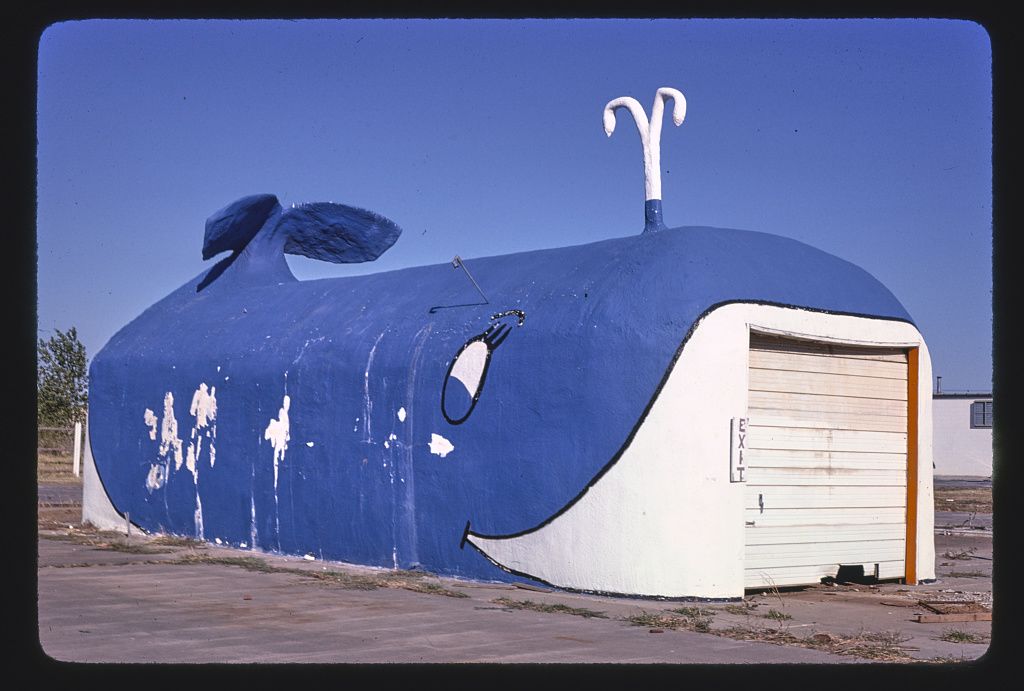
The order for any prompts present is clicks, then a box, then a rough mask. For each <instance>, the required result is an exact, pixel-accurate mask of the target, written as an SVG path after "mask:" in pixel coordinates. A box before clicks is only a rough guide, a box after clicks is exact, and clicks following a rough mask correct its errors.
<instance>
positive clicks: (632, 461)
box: [85, 117, 935, 598]
mask: <svg viewBox="0 0 1024 691" xmlns="http://www.w3.org/2000/svg"><path fill="white" fill-rule="evenodd" d="M677 119H678V120H679V121H681V117H680V118H677ZM659 127H660V122H659ZM645 208H646V210H647V212H648V221H649V223H648V230H649V231H650V232H644V233H641V234H638V235H631V236H627V237H621V238H617V239H610V240H603V241H600V242H593V243H590V244H585V245H580V246H575V247H564V248H558V249H545V250H537V251H531V252H522V253H516V254H508V255H503V256H495V257H483V258H476V259H471V260H467V261H465V262H463V261H462V260H457V261H455V262H454V263H453V264H440V265H434V266H422V267H415V268H407V269H402V270H397V271H388V272H382V273H377V274H372V275H366V276H358V277H349V278H330V279H322V280H311V281H299V280H296V279H295V277H294V276H293V275H292V274H291V272H290V271H289V269H288V266H287V264H286V262H285V260H284V254H285V253H288V252H291V253H296V254H303V255H306V256H310V257H314V258H319V259H325V260H330V261H342V262H345V261H366V260H370V259H373V258H375V257H376V256H378V255H379V254H380V253H381V252H383V251H385V250H386V249H387V248H388V247H389V246H390V245H391V244H392V243H394V242H395V241H396V239H397V238H398V237H399V234H400V232H401V231H400V230H399V229H398V227H397V226H395V224H393V223H391V222H390V221H389V220H387V219H386V218H384V217H382V216H379V215H377V214H375V213H372V212H368V211H364V210H361V209H357V208H354V207H349V206H344V205H340V204H310V205H305V206H300V207H293V208H290V209H283V208H282V207H281V205H280V204H279V203H278V201H277V199H276V198H275V197H274V196H273V195H269V194H264V195H256V196H253V197H246V198H244V199H241V200H239V201H238V202H235V203H233V204H231V205H229V206H228V207H226V208H225V209H223V210H221V211H220V212H218V213H216V214H214V215H213V216H212V217H211V218H210V220H209V221H208V222H207V228H206V241H205V243H204V251H203V252H204V257H206V258H209V257H212V256H214V255H217V254H219V253H223V252H230V254H229V255H228V256H227V258H225V259H222V260H221V261H220V262H218V263H217V264H216V265H214V266H213V267H212V268H211V269H209V270H207V271H204V272H203V273H201V274H200V275H198V276H196V277H195V278H193V279H192V280H191V281H188V282H187V283H185V284H184V285H183V286H181V287H180V288H179V289H177V290H176V291H174V292H173V293H171V294H170V295H168V296H167V297H166V298H164V299H162V300H160V301H159V302H157V303H156V304H154V305H153V306H152V307H150V308H149V309H148V310H146V311H145V312H144V313H143V314H142V315H141V316H139V317H138V318H136V319H135V320H134V321H132V322H131V323H130V324H128V325H127V326H125V327H124V328H123V329H121V331H119V332H118V333H117V334H116V335H115V336H114V337H113V338H112V339H111V340H110V342H109V343H108V344H107V345H106V346H105V347H104V348H103V349H102V350H101V351H100V352H99V353H98V354H97V355H96V356H95V358H94V360H93V362H92V364H91V367H90V406H89V428H88V429H89V444H90V451H91V456H92V459H93V462H94V467H95V472H96V476H97V478H98V479H99V481H100V482H99V483H94V484H93V485H88V484H87V493H92V495H94V496H93V497H91V498H89V497H87V500H86V502H85V504H86V506H87V507H89V506H93V505H94V504H95V499H96V496H95V495H97V494H102V495H103V496H102V499H103V501H104V502H107V501H109V506H110V508H112V509H113V511H114V512H116V513H117V515H119V516H121V517H123V518H130V521H131V522H132V523H133V524H135V525H137V526H138V527H140V528H141V529H143V530H146V531H152V532H166V533H173V534H179V535H187V536H195V537H198V538H201V539H205V540H214V539H217V540H220V541H221V542H223V543H227V544H229V545H233V546H236V547H238V548H242V549H259V550H266V551H272V552H281V553H286V554H296V555H300V554H301V555H307V554H308V555H312V556H314V557H316V558H322V559H329V560H340V561H346V562H353V563H358V564H367V565H376V566H382V567H391V568H404V569H409V568H422V569H425V570H429V571H431V572H435V573H438V574H445V575H450V576H457V577H464V578H472V579H483V580H499V581H501V580H506V581H515V580H524V579H525V580H532V581H537V582H542V583H546V584H550V585H553V586H556V587H560V588H566V589H573V590H579V591H587V592H596V593H614V594H624V595H633V596H643V597H663V598H677V597H678V598H685V597H706V598H735V597H741V596H742V595H743V593H744V590H745V589H747V588H756V587H766V586H785V585H799V584H809V583H817V582H819V581H820V579H821V578H823V577H828V576H835V575H836V574H837V572H838V570H839V569H840V568H841V567H853V568H856V569H861V568H863V569H864V571H865V573H867V574H868V575H874V576H876V577H877V578H880V579H905V580H906V581H907V582H910V583H916V582H919V581H922V580H928V579H932V578H934V575H935V574H934V545H933V537H932V530H933V517H932V516H933V515H932V506H933V502H932V475H931V472H932V466H931V413H930V400H931V399H930V381H931V370H930V367H931V366H930V360H929V357H928V350H927V346H926V344H925V342H924V339H923V337H922V336H921V334H920V333H919V331H918V329H917V328H916V327H915V325H914V322H913V320H912V319H911V317H910V316H909V315H908V314H907V312H906V310H905V309H904V308H903V307H902V305H901V304H900V303H899V301H898V300H897V299H896V298H895V297H894V296H893V295H892V293H891V292H890V291H889V290H888V289H886V287H885V286H883V285H882V284H881V283H879V282H878V281H877V280H876V279H875V278H873V277H872V276H871V275H869V274H868V273H867V272H865V271H864V270H862V269H860V268H858V267H857V266H854V265H853V264H851V263H849V262H846V261H844V260H842V259H839V258H837V257H835V256H832V255H830V254H827V253H825V252H822V251H820V250H817V249H815V248H813V247H810V246H808V245H806V244H803V243H800V242H797V241H794V240H791V239H787V238H783V237H779V236H775V235H768V234H765V233H758V232H751V231H744V230H733V229H725V228H709V227H679V228H665V227H664V226H663V225H662V224H661V223H660V218H661V217H660V200H654V201H652V200H648V201H647V204H646V207H645ZM652 210H653V211H656V213H657V216H656V218H655V220H656V221H658V222H657V223H656V224H654V225H653V226H652V224H651V223H650V221H651V212H652ZM460 269H463V270H464V271H461V270H460ZM470 272H471V273H470ZM467 278H468V279H469V280H467ZM90 487H93V489H89V488H90ZM97 488H98V489H97ZM87 513H88V511H87ZM85 519H86V520H88V519H89V516H88V515H86V516H85Z"/></svg>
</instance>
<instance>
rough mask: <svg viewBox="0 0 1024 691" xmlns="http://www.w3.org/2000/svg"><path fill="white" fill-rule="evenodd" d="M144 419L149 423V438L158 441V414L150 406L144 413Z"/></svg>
mask: <svg viewBox="0 0 1024 691" xmlns="http://www.w3.org/2000/svg"><path fill="white" fill-rule="evenodd" d="M142 419H143V420H145V422H146V424H147V425H149V438H150V439H151V440H153V441H156V427H157V422H158V421H157V419H156V415H154V414H153V411H152V410H150V409H149V408H146V412H145V413H144V414H143V416H142Z"/></svg>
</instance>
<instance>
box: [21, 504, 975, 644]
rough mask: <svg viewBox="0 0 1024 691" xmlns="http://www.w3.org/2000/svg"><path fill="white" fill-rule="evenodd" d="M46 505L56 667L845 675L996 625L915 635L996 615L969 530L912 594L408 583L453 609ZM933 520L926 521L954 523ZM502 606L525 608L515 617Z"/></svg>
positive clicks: (292, 563) (41, 545)
mask: <svg viewBox="0 0 1024 691" xmlns="http://www.w3.org/2000/svg"><path fill="white" fill-rule="evenodd" d="M43 496H44V493H43V492H41V493H40V497H41V500H42V497H43ZM45 496H47V497H50V496H51V495H45ZM54 498H55V497H54ZM62 499H63V497H62ZM42 507H43V504H42V503H40V516H41V518H40V539H39V541H38V570H37V573H38V594H39V600H38V623H39V642H40V646H41V648H42V650H43V651H44V652H45V653H46V654H48V655H50V656H51V657H53V658H54V659H57V660H62V661H69V662H174V663H191V662H196V663H198V662H230V663H248V662H303V663H308V662H320V663H323V662H353V663H383V662H412V663H420V662H424V663H437V662H444V663H450V662H500V663H509V662H530V663H536V662H544V663H711V664H734V663H736V664H750V663H755V664H756V663H824V664H829V663H840V664H846V663H857V662H866V661H868V660H869V659H870V658H866V657H865V656H864V655H863V654H861V655H860V656H858V655H851V654H846V655H841V654H834V653H836V652H843V651H845V652H847V653H850V652H856V651H855V650H854V648H855V647H856V646H857V645H860V644H862V643H864V642H865V641H869V640H870V639H871V638H872V637H874V639H875V640H885V639H886V637H887V636H888V637H889V638H890V639H891V642H892V645H889V646H888V647H887V649H888V650H889V651H890V652H893V651H895V652H896V653H898V654H902V655H904V656H905V659H912V660H936V659H941V660H944V661H957V660H974V659H977V658H979V657H980V656H982V655H983V654H984V653H985V651H986V650H987V648H988V637H989V635H990V632H991V622H962V623H956V624H948V623H947V624H920V623H916V622H915V621H914V618H915V617H914V615H915V614H917V613H924V612H926V611H927V610H925V609H923V608H922V607H921V606H920V605H919V604H918V602H919V601H920V600H936V599H939V600H954V601H974V602H978V603H981V604H983V605H986V606H990V607H991V606H992V604H993V596H992V549H993V548H992V544H993V541H992V540H991V539H990V538H989V539H979V537H977V535H976V534H972V533H971V532H970V531H968V532H964V531H959V532H958V531H951V530H945V529H939V530H937V531H936V556H937V562H936V569H937V575H938V579H937V581H936V582H935V583H931V584H926V585H918V586H913V587H911V586H906V585H901V584H899V583H882V584H874V585H857V584H840V585H832V586H827V585H821V586H814V587H808V588H795V589H787V590H783V591H781V592H750V593H748V596H747V597H746V598H745V599H744V601H743V602H742V603H697V602H691V603H681V602H666V601H651V600H637V599H630V598H614V597H602V596H596V595H587V594H579V593H566V592H561V591H557V590H553V589H549V588H542V587H537V588H528V587H521V586H517V585H511V584H507V583H481V582H472V581H461V580H457V579H448V578H435V577H432V576H429V575H428V576H425V577H423V578H422V580H420V581H417V582H418V583H419V584H422V583H430V584H433V585H435V586H436V587H437V588H438V589H447V591H449V592H455V593H461V594H462V595H464V596H465V597H461V598H456V597H446V596H444V595H442V594H436V593H424V592H412V591H410V590H405V589H402V588H397V587H387V588H385V587H380V588H377V589H376V590H354V589H346V588H343V587H341V586H340V585H338V584H337V583H336V582H331V581H328V580H318V579H316V578H313V577H311V576H310V575H309V574H310V573H313V572H317V573H320V574H321V576H323V575H324V574H326V573H327V572H328V571H334V572H337V573H339V574H347V575H348V576H351V577H353V578H364V579H365V578H375V579H379V578H380V577H381V576H382V575H385V574H392V575H393V573H392V572H390V571H388V570H385V569H374V568H370V567H362V566H355V565H349V564H339V563H335V562H323V561H308V560H304V559H301V558H297V557H285V556H281V555H275V554H264V553H259V552H253V551H240V550H232V549H228V548H224V547H218V546H216V545H209V544H198V545H197V544H187V543H186V544H177V545H159V544H158V543H157V542H155V541H154V540H153V539H152V538H151V537H148V536H144V535H141V534H138V533H133V535H132V536H131V537H130V538H129V537H127V536H125V535H124V534H120V535H118V534H117V533H101V532H97V531H95V530H93V531H84V530H82V529H81V527H80V526H71V527H70V528H69V529H67V530H65V529H64V527H65V526H62V525H59V524H56V525H57V527H58V528H60V529H57V528H53V527H52V526H54V525H55V523H54V521H44V520H43V519H42V512H43V508H42ZM936 518H937V520H936V523H937V524H939V523H940V520H952V519H951V518H950V517H946V516H944V515H943V514H938V515H937V517H936ZM982 520H988V521H990V520H991V517H990V516H982ZM44 524H45V525H47V526H50V529H44V528H43V526H44ZM978 532H982V531H978ZM988 535H989V536H991V531H989V532H988ZM52 538H60V539H52ZM197 556H198V557H202V558H205V559H207V560H218V559H224V558H227V559H235V560H238V559H240V558H242V559H246V558H248V559H253V558H256V559H260V560H262V561H263V562H264V563H265V565H266V567H267V569H268V570H269V571H270V572H259V571H252V570H246V569H244V568H241V567H240V566H237V565H230V564H229V563H227V562H222V563H181V562H182V560H183V557H192V558H195V557H197ZM348 576H346V577H348ZM502 598H504V599H505V600H508V601H511V603H512V604H514V605H516V606H520V607H526V606H529V607H530V608H532V609H512V608H511V607H509V606H507V605H505V604H502V602H500V601H498V600H499V599H502ZM526 603H529V605H527V604H526ZM558 607H571V608H576V609H577V610H578V611H579V610H590V611H592V612H596V613H600V614H603V616H604V617H606V618H599V617H592V618H585V617H582V616H575V615H572V614H568V613H565V612H564V611H562V612H559V611H557V609H556V608H558ZM686 607H696V608H699V610H700V614H699V617H700V618H701V619H703V620H704V622H705V623H706V624H707V625H708V632H705V633H700V632H697V631H694V630H672V628H671V627H669V626H658V625H653V624H652V625H645V626H634V625H632V624H631V623H630V622H629V619H630V617H635V616H637V615H648V616H649V615H659V616H670V617H671V616H674V617H676V618H677V619H678V618H679V617H680V616H683V615H681V614H680V613H679V612H678V611H677V612H673V610H678V609H679V608H686ZM545 608H546V609H547V610H548V611H535V610H536V609H545ZM773 610H774V612H775V614H771V612H772V611H773ZM684 611H686V610H684ZM689 611H690V612H691V613H692V612H693V610H689ZM766 615H767V616H766ZM687 621H689V623H692V621H690V620H687ZM736 627H738V628H740V629H743V630H744V631H746V632H751V631H754V632H757V633H758V636H761V635H762V634H763V636H762V637H763V638H767V639H774V640H777V641H778V640H784V639H785V637H786V636H789V639H788V641H787V642H788V643H789V644H788V645H776V644H773V643H769V642H764V641H763V640H737V639H735V638H733V637H730V635H732V634H731V633H730V629H733V628H736ZM684 628H685V627H684ZM690 628H693V627H690ZM951 632H952V633H955V634H956V635H955V636H953V635H950V634H951ZM813 634H818V635H820V636H824V637H826V638H827V639H828V640H830V641H833V640H834V641H838V642H837V643H836V644H835V645H829V646H826V647H825V648H826V649H811V648H806V647H798V646H797V645H794V643H798V642H800V640H801V639H806V638H808V637H809V636H811V635H813ZM748 637H750V636H748ZM972 637H974V638H972ZM943 639H946V640H943ZM971 640H977V641H980V642H970V641H971ZM883 647H885V646H883ZM827 651H831V652H827Z"/></svg>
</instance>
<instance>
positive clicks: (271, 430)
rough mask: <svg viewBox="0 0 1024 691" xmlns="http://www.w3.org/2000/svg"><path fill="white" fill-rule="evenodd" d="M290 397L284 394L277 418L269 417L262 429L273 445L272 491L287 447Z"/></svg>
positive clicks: (264, 435) (275, 487) (275, 485)
mask: <svg viewBox="0 0 1024 691" xmlns="http://www.w3.org/2000/svg"><path fill="white" fill-rule="evenodd" d="M291 404H292V399H291V398H290V397H289V396H288V394H285V395H284V400H283V402H282V403H281V409H280V410H279V411H278V413H277V419H276V420H275V419H273V418H271V420H270V422H269V423H268V424H267V429H266V430H264V431H263V438H264V439H267V440H269V441H270V444H271V446H273V447H274V491H275V492H276V491H277V464H278V462H279V461H282V460H284V452H285V451H286V450H287V449H288V440H289V439H290V437H289V435H288V428H289V423H288V409H289V408H290V407H291Z"/></svg>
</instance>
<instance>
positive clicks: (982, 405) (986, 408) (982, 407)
mask: <svg viewBox="0 0 1024 691" xmlns="http://www.w3.org/2000/svg"><path fill="white" fill-rule="evenodd" d="M991 426H992V401H975V402H974V403H972V404H971V427H991Z"/></svg>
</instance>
